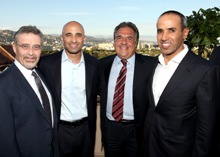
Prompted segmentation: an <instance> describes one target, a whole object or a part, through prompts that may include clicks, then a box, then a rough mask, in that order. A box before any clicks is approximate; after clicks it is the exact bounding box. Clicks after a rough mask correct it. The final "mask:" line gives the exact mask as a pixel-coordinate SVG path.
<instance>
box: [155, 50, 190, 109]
mask: <svg viewBox="0 0 220 157" xmlns="http://www.w3.org/2000/svg"><path fill="white" fill-rule="evenodd" d="M191 55H192V54H191V52H188V53H187V54H186V56H185V57H184V58H183V60H182V61H181V63H180V64H179V66H178V67H177V69H176V71H175V72H174V74H173V76H172V77H171V79H170V80H169V82H168V84H167V85H166V87H165V89H164V91H163V92H162V94H161V96H160V99H159V102H158V104H157V106H159V105H160V104H161V103H163V101H164V100H166V98H167V97H168V96H169V95H170V94H172V93H173V92H175V90H176V89H177V88H178V87H179V86H180V85H181V84H182V83H183V82H184V81H185V80H186V78H187V77H189V75H190V74H191V71H192V70H193V66H192V65H191V63H192V62H191Z"/></svg>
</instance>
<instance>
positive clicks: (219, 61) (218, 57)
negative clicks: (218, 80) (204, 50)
mask: <svg viewBox="0 0 220 157" xmlns="http://www.w3.org/2000/svg"><path fill="white" fill-rule="evenodd" d="M209 60H210V61H211V62H213V63H214V64H216V65H218V66H219V67H220V46H217V47H215V48H214V50H213V51H212V54H211V56H210V59H209Z"/></svg>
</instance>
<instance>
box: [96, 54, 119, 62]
mask: <svg viewBox="0 0 220 157" xmlns="http://www.w3.org/2000/svg"><path fill="white" fill-rule="evenodd" d="M115 56H116V54H114V55H110V56H106V57H104V58H101V59H100V63H101V64H105V63H107V62H111V61H113V60H114V58H115Z"/></svg>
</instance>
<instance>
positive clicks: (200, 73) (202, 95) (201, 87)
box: [143, 51, 220, 157]
mask: <svg viewBox="0 0 220 157" xmlns="http://www.w3.org/2000/svg"><path fill="white" fill-rule="evenodd" d="M156 65H157V64H156ZM156 65H155V68H156ZM152 78H153V76H152ZM149 99H150V108H149V110H148V113H147V117H146V123H145V142H144V144H143V150H144V152H145V156H146V157H213V156H220V155H219V154H218V153H219V152H218V151H219V148H220V147H219V142H220V140H219V126H220V125H219V123H220V121H219V120H220V116H219V115H220V114H219V113H220V71H219V68H218V67H217V66H214V65H213V64H211V63H209V62H208V61H207V60H205V59H203V58H201V57H199V56H197V55H195V54H194V53H193V52H191V51H189V52H188V53H187V54H186V56H185V57H184V58H183V60H182V61H181V63H180V64H179V66H178V67H177V69H176V71H175V72H174V74H173V76H172V77H171V79H170V81H169V82H168V84H167V86H166V87H165V89H164V91H163V92H162V94H161V97H160V99H159V102H158V104H157V105H155V103H154V97H153V92H152V79H151V81H150V85H149ZM214 153H216V155H214Z"/></svg>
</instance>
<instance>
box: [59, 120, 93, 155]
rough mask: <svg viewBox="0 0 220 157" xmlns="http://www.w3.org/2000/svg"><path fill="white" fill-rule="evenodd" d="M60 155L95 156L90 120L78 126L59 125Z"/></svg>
mask: <svg viewBox="0 0 220 157" xmlns="http://www.w3.org/2000/svg"><path fill="white" fill-rule="evenodd" d="M58 134H59V144H60V157H93V156H94V155H93V154H94V153H93V150H92V149H91V144H90V143H91V142H90V136H89V130H88V122H84V123H83V124H81V125H78V126H69V125H65V124H60V125H59V132H58Z"/></svg>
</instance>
